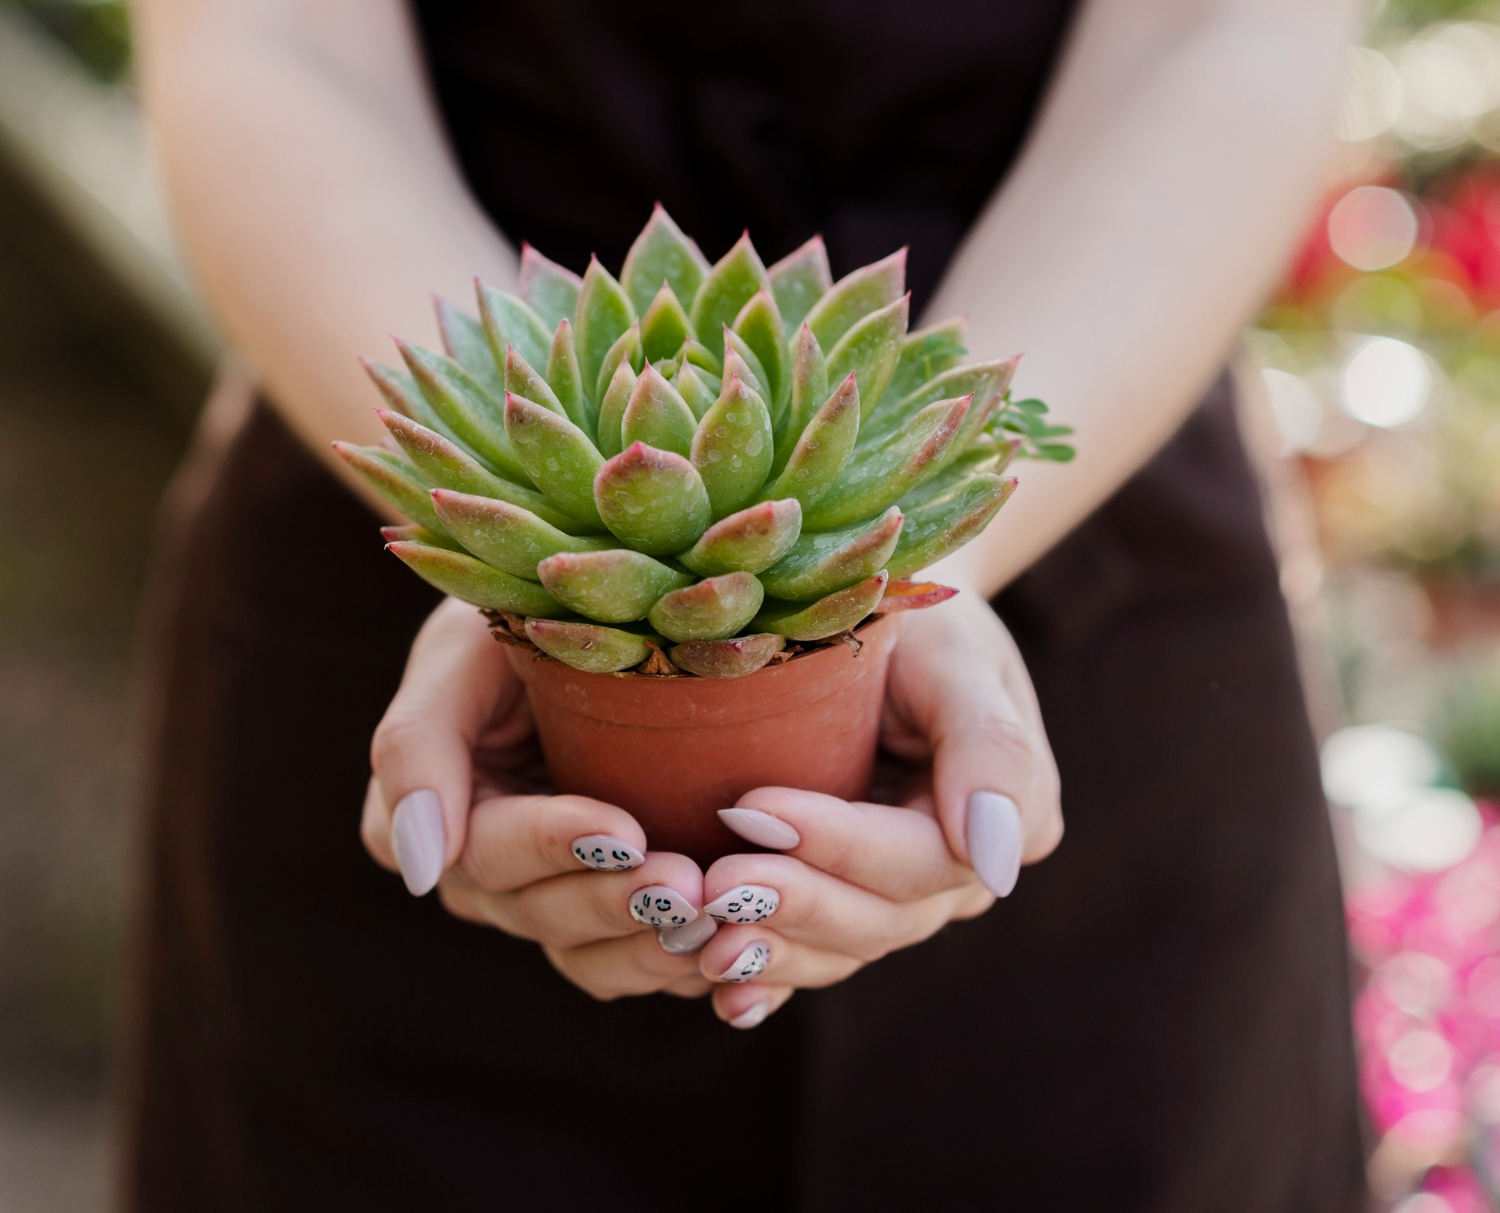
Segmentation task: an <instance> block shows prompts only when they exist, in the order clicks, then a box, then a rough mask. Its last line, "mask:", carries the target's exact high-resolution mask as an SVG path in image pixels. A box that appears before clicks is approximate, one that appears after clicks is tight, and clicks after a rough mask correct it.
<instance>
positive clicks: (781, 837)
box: [719, 809, 802, 851]
mask: <svg viewBox="0 0 1500 1213" xmlns="http://www.w3.org/2000/svg"><path fill="white" fill-rule="evenodd" d="M719 820H720V821H722V822H723V823H724V824H725V825H727V826H728V827H729V828H730V829H731V830H733V831H734V832H735V833H736V834H738V835H739V836H740V837H741V838H743V839H744V840H745V841H746V842H753V843H754V844H755V845H756V846H758V847H767V848H769V849H770V850H772V851H790V850H791V849H792V848H793V847H795V846H797V845H798V844H799V843H800V842H801V841H802V835H801V834H799V833H797V831H796V829H795V828H794V827H792V826H789V825H787V823H786V822H784V821H782V820H781V818H779V817H772V816H771V814H769V813H762V812H761V811H760V810H759V809H720V810H719Z"/></svg>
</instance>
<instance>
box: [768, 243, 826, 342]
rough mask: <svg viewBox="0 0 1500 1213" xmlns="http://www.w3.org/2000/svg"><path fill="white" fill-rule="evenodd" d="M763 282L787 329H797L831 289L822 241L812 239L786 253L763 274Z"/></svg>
mask: <svg viewBox="0 0 1500 1213" xmlns="http://www.w3.org/2000/svg"><path fill="white" fill-rule="evenodd" d="M766 278H767V279H769V280H770V283H771V292H772V293H773V294H774V295H775V296H776V306H777V307H778V308H780V309H781V318H782V319H783V320H784V321H785V322H786V325H787V327H788V328H796V327H797V326H798V325H800V324H801V323H802V321H803V320H804V319H806V318H807V313H808V312H809V311H811V310H812V306H813V304H815V303H816V302H817V301H818V300H819V299H821V298H822V297H823V296H824V295H826V294H827V293H828V288H829V287H830V286H832V285H833V274H832V273H831V272H830V271H829V268H828V250H827V249H826V248H824V247H823V237H822V236H814V237H813V238H812V239H811V240H809V241H808V242H807V243H806V244H804V245H803V246H802V247H801V248H799V249H795V250H793V251H792V252H790V253H788V254H787V255H786V256H785V257H783V258H782V259H781V260H780V261H778V262H777V263H776V264H775V265H773V266H772V267H771V268H770V269H768V270H767V271H766Z"/></svg>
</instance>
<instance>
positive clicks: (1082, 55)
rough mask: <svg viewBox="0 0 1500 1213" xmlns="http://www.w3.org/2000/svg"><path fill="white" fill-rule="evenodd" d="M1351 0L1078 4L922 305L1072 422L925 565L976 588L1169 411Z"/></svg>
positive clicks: (1231, 320)
mask: <svg viewBox="0 0 1500 1213" xmlns="http://www.w3.org/2000/svg"><path fill="white" fill-rule="evenodd" d="M1360 8H1361V5H1360V3H1359V0H1154V2H1152V3H1142V2H1141V0H1092V2H1091V3H1090V4H1089V5H1088V7H1087V8H1086V10H1085V11H1084V14H1083V16H1082V19H1081V21H1080V23H1079V26H1078V28H1077V29H1076V30H1075V32H1074V35H1073V40H1072V43H1071V45H1070V47H1069V50H1068V53H1067V56H1066V58H1065V61H1064V64H1063V68H1062V71H1061V73H1060V75H1059V78H1058V80H1057V83H1056V85H1055V86H1054V88H1053V91H1052V94H1051V95H1050V97H1049V98H1048V102H1047V105H1046V108H1045V110H1044V112H1043V116H1042V119H1041V121H1040V123H1039V125H1038V127H1037V130H1036V132H1035V133H1034V135H1033V137H1032V139H1031V142H1030V143H1029V145H1028V147H1027V149H1026V152H1025V155H1024V156H1023V158H1022V161H1021V163H1020V165H1019V166H1018V167H1017V169H1016V171H1015V172H1014V173H1013V174H1012V175H1011V177H1010V178H1009V179H1008V180H1007V182H1006V184H1005V186H1004V187H1003V188H1002V189H1001V190H1000V191H999V192H998V193H997V194H996V196H995V198H994V199H993V200H992V201H991V202H990V204H989V207H988V209H987V210H986V212H985V213H984V215H983V216H982V218H981V219H980V221H979V223H978V224H977V225H976V226H975V228H974V230H973V231H972V232H971V234H970V236H969V238H968V241H967V242H966V244H965V245H964V247H963V249H962V251H961V252H960V254H959V256H958V258H957V259H956V260H955V262H954V264H953V267H952V269H951V270H950V271H949V273H948V276H947V278H946V280H945V281H944V283H943V285H942V287H941V289H940V290H939V292H938V297H937V299H936V300H935V301H934V303H933V305H932V311H931V314H932V315H933V316H945V315H950V314H953V313H956V312H962V313H967V314H968V316H969V319H970V329H969V342H968V344H969V346H970V347H971V348H972V349H975V350H979V351H982V352H984V353H985V354H986V355H989V356H999V355H1001V354H1004V353H1009V352H1011V351H1012V350H1018V349H1019V350H1024V351H1025V357H1024V358H1023V360H1022V363H1021V370H1020V374H1019V386H1020V388H1021V390H1022V393H1023V394H1025V395H1036V396H1040V397H1042V398H1043V399H1044V400H1046V401H1047V402H1048V404H1049V405H1051V406H1052V409H1053V412H1054V413H1055V414H1056V415H1057V416H1058V418H1059V419H1061V420H1065V421H1067V422H1069V423H1071V424H1073V425H1075V426H1076V427H1077V431H1078V433H1077V440H1076V446H1077V449H1078V458H1077V460H1076V461H1075V462H1074V463H1072V464H1068V465H1061V466H1059V465H1031V464H1028V465H1027V466H1026V468H1025V470H1024V471H1023V472H1022V474H1021V487H1020V489H1019V490H1018V492H1017V493H1016V496H1015V498H1014V499H1013V500H1012V501H1011V502H1010V503H1009V504H1008V505H1007V506H1006V507H1005V509H1004V510H1002V511H1001V513H1000V515H999V517H998V518H997V519H996V521H995V522H994V523H993V524H992V525H991V526H990V528H989V530H988V531H987V532H986V533H985V534H984V535H983V536H982V537H981V538H980V539H978V540H976V541H975V542H973V543H971V544H970V545H969V546H968V547H967V548H965V549H963V550H962V551H961V552H959V553H957V554H956V555H955V556H953V557H951V558H950V559H949V560H948V561H945V562H944V564H943V566H942V567H941V568H940V569H938V570H935V571H934V573H933V575H934V576H935V577H937V578H938V579H939V580H947V581H950V582H954V583H958V584H963V585H966V586H972V587H975V588H977V589H980V590H981V591H983V592H984V593H986V594H989V593H993V592H994V591H995V590H997V589H998V588H1000V587H1001V586H1002V585H1004V584H1005V583H1007V582H1008V581H1010V580H1011V579H1012V578H1013V577H1015V576H1016V575H1017V574H1019V573H1020V572H1022V571H1023V570H1024V569H1025V568H1026V567H1027V566H1028V565H1030V564H1031V563H1032V562H1033V561H1035V560H1036V559H1037V557H1039V556H1041V555H1042V553H1044V552H1045V551H1047V550H1048V549H1049V548H1050V547H1052V546H1053V544H1055V543H1056V542H1057V541H1058V540H1059V539H1061V538H1062V537H1063V536H1064V535H1065V534H1067V532H1068V531H1070V530H1072V529H1073V527H1074V526H1076V525H1077V524H1078V523H1079V522H1081V521H1083V519H1084V518H1085V517H1087V516H1088V514H1089V513H1090V512H1091V511H1092V510H1093V509H1094V508H1095V507H1097V506H1098V505H1099V504H1100V503H1102V502H1103V501H1104V500H1105V498H1106V497H1108V496H1109V495H1110V494H1111V493H1112V492H1113V491H1114V490H1115V489H1116V488H1118V487H1119V485H1120V484H1121V483H1122V482H1123V481H1124V480H1125V479H1126V478H1127V477H1128V476H1129V475H1130V474H1131V473H1132V472H1133V471H1134V470H1135V469H1136V468H1138V467H1140V466H1141V464H1143V463H1144V462H1145V461H1146V460H1147V459H1149V458H1150V456H1151V455H1152V454H1153V453H1154V452H1155V451H1156V449H1157V448H1158V447H1159V446H1160V445H1161V444H1162V443H1163V442H1165V441H1166V439H1167V438H1168V437H1170V435H1171V433H1172V431H1173V430H1174V429H1175V428H1176V427H1177V426H1178V425H1179V424H1180V423H1181V422H1182V420H1183V419H1184V418H1185V417H1186V416H1187V413H1188V412H1189V410H1190V409H1191V408H1192V407H1193V405H1194V404H1195V403H1196V402H1197V400H1198V399H1199V397H1200V396H1201V394H1202V393H1203V391H1204V390H1205V389H1206V388H1207V387H1208V385H1209V383H1210V382H1211V381H1212V379H1213V376H1214V375H1215V374H1216V373H1217V372H1218V370H1219V368H1220V367H1221V366H1222V364H1223V361H1224V358H1225V356H1226V354H1227V352H1228V350H1229V348H1230V346H1231V344H1232V342H1233V340H1234V336H1235V334H1236V333H1237V332H1238V330H1239V328H1240V326H1241V325H1243V324H1244V323H1245V322H1246V320H1247V319H1249V317H1250V314H1251V313H1252V312H1253V310H1254V308H1255V307H1256V306H1257V304H1258V303H1259V301H1260V300H1261V298H1262V297H1263V295H1264V294H1265V292H1267V291H1268V290H1269V289H1270V288H1271V287H1272V285H1274V280H1275V278H1276V276H1277V275H1278V274H1279V273H1280V271H1281V269H1282V267H1283V263H1284V261H1285V258H1286V256H1287V255H1288V254H1289V252H1290V250H1291V247H1292V245H1293V243H1294V241H1295V240H1296V238H1297V237H1298V236H1299V235H1300V234H1301V230H1302V225H1303V224H1304V223H1305V222H1306V220H1307V212H1308V209H1309V205H1310V203H1311V200H1312V195H1313V193H1314V191H1315V189H1316V186H1317V184H1318V181H1319V177H1320V174H1321V171H1322V169H1323V166H1324V163H1325V157H1326V153H1327V149H1328V144H1329V142H1330V139H1331V135H1332V127H1333V115H1334V107H1335V103H1336V100H1337V95H1338V83H1339V76H1340V66H1341V62H1342V59H1341V56H1342V53H1343V50H1344V47H1345V46H1346V45H1347V43H1348V40H1349V39H1350V37H1351V36H1352V34H1353V32H1354V30H1355V27H1356V19H1357V16H1358V13H1359V10H1360Z"/></svg>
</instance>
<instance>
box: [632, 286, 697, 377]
mask: <svg viewBox="0 0 1500 1213" xmlns="http://www.w3.org/2000/svg"><path fill="white" fill-rule="evenodd" d="M692 337H693V328H692V325H691V324H690V323H689V321H688V316H687V312H686V311H685V310H684V309H683V306H682V304H681V302H679V301H678V298H677V296H676V295H674V294H673V293H672V288H671V287H670V286H665V285H663V286H662V288H661V290H660V291H658V292H657V295H656V298H655V299H653V300H652V301H651V304H650V306H649V307H647V308H646V314H645V315H644V316H642V317H641V349H642V350H643V351H644V353H645V357H646V361H647V362H660V361H661V360H662V359H664V358H671V357H673V356H675V355H676V353H677V351H678V350H680V349H681V348H682V343H683V342H684V341H690V340H692Z"/></svg>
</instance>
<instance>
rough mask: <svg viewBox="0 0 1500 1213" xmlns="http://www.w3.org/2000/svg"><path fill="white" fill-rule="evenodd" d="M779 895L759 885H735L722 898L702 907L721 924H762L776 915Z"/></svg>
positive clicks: (779, 900) (779, 901)
mask: <svg viewBox="0 0 1500 1213" xmlns="http://www.w3.org/2000/svg"><path fill="white" fill-rule="evenodd" d="M780 904H781V894H780V893H778V892H777V891H776V890H775V889H768V888H766V886H765V885H760V884H742V885H736V886H735V887H734V888H732V889H730V890H729V892H727V893H725V894H724V896H723V897H715V898H714V899H713V900H712V901H711V902H709V903H708V904H707V905H706V906H704V907H703V912H704V913H705V914H711V915H712V916H713V917H715V918H717V919H719V920H720V921H721V922H764V921H765V920H766V919H767V918H769V917H771V915H772V914H774V913H776V907H777V906H779V905H780Z"/></svg>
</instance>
